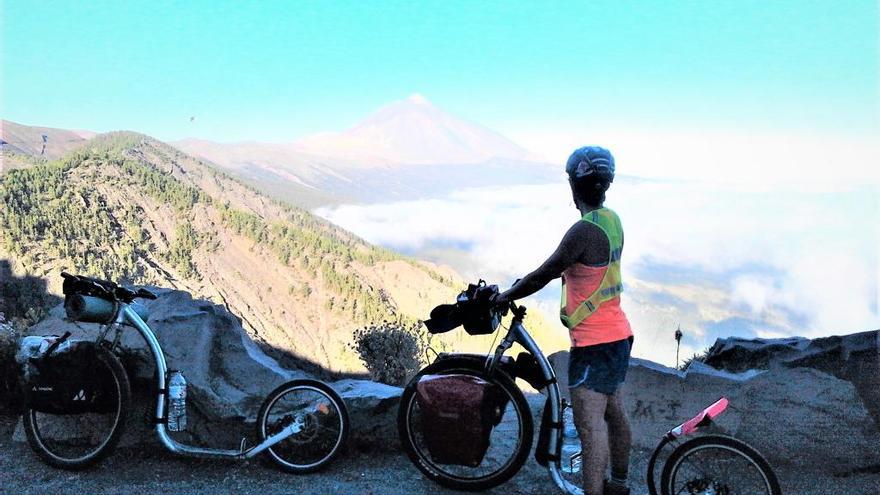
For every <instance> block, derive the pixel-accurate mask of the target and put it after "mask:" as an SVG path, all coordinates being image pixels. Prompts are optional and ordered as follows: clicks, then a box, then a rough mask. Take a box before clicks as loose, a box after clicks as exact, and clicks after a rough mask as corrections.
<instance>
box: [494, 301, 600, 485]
mask: <svg viewBox="0 0 880 495" xmlns="http://www.w3.org/2000/svg"><path fill="white" fill-rule="evenodd" d="M524 316H525V308H522V307H521V308H520V309H516V310H514V317H513V321H512V322H511V324H510V328H509V329H508V331H507V335H505V336H504V339H502V341H501V343H499V344H498V347H497V348H496V349H495V353H494V354H493V355H491V356H488V357H487V358H486V371H487V372H488V373H489V374H491V373H492V372H494V371H495V367H496V366H497V364H498V363H499V362H500V360H501V357H502V356H503V355H504V353H506V352H507V351H508V350H509V349H510V348H511V347H512V346H513V344H514V343H518V344H519V345H521V346H523V348H524V349H525V350H526V351H528V352H529V353H531V354H532V356H534V357H535V359H536V360H537V361H538V366H539V367H540V368H541V373H542V374H543V377H544V380H545V382H546V383H547V386H546V389H547V398H548V406H547V407H549V408H550V418H552V420H553V421H552V422H551V424H550V425H549V428H550V441H549V443H548V444H547V454H548V458H549V459H550V460H549V461H548V462H547V470H548V471H549V472H550V478H551V479H552V480H553V483H554V484H556V486H558V487H559V488H560V489H561V490H563V491H564V492H566V493H568V494H569V495H583V493H584V492H583V489H581V488H580V487H578V486H576V485H574V484H572V483H571V482H569V481H568V480H566V479H565V478H563V477H562V473H561V472H560V470H561V459H560V458H559V454H558V453H559V451H560V446H561V441H562V429H561V426H560V425H562V396H561V395H560V393H559V383H557V381H556V373H555V372H554V371H553V367H552V366H551V365H550V361H549V360H548V359H547V357H546V356H544V353H543V352H542V351H541V348H540V347H538V344H537V343H536V342H535V339H533V338H532V336H531V335H530V334H529V332H528V330H526V328H525V327H524V326H523V323H522V320H523V317H524ZM542 427H543V425H542Z"/></svg>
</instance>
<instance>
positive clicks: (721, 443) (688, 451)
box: [660, 435, 782, 495]
mask: <svg viewBox="0 0 880 495" xmlns="http://www.w3.org/2000/svg"><path fill="white" fill-rule="evenodd" d="M708 448H717V449H723V450H727V451H730V452H733V453H735V454H737V455H739V456H741V457H743V458H745V459H746V460H747V461H749V462H750V463H751V464H752V465H753V466H754V467H755V468H757V470H758V472H759V473H760V474H761V476H762V477H763V481H764V483H765V485H766V488H767V495H781V494H782V489H781V488H780V487H779V480H778V479H777V478H776V473H774V472H773V468H771V467H770V464H769V463H768V462H767V461H766V460H765V459H764V457H763V456H762V455H761V454H760V453H758V451H756V450H755V449H753V448H752V447H751V446H749V445H748V444H747V443H745V442H743V441H741V440H737V439H736V438H733V437H728V436H724V435H704V436H699V437H696V438H693V439H691V440H688V441H686V442H684V443H682V444H681V445H679V446H677V447H676V448H675V450H673V451H672V454H670V455H669V458H668V459H667V460H666V463H665V464H664V465H663V472H662V474H661V477H660V493H661V494H662V495H671V494H673V493H676V490H675V487H674V486H673V484H674V483H675V481H676V477H677V474H678V470H679V468H680V467H681V466H682V465H683V463H684V462H685V461H686V460H687V459H688V457H689V456H692V455H695V454H697V453H698V452H700V451H701V450H705V449H708Z"/></svg>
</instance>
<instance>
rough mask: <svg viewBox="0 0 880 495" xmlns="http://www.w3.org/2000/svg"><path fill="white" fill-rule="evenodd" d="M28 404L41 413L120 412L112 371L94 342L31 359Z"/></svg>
mask: <svg viewBox="0 0 880 495" xmlns="http://www.w3.org/2000/svg"><path fill="white" fill-rule="evenodd" d="M27 366H28V371H27V374H26V377H27V378H26V382H25V404H26V406H27V407H28V408H29V409H33V410H35V411H37V412H41V413H47V414H55V415H72V414H84V413H106V412H112V411H115V410H116V400H117V395H118V392H117V390H116V387H115V383H114V381H113V378H112V372H111V371H110V370H109V369H108V368H107V365H106V364H104V363H103V362H102V361H101V360H100V359H99V358H98V353H97V348H96V347H95V343H94V342H73V343H71V345H70V347H69V348H68V349H67V350H64V351H59V352H54V353H52V354H49V355H45V356H42V357H35V358H30V359H29V360H28V364H27Z"/></svg>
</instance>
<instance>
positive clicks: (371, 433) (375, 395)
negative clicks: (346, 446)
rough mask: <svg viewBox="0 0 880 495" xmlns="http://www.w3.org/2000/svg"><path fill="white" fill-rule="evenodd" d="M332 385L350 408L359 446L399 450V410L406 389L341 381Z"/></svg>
mask: <svg viewBox="0 0 880 495" xmlns="http://www.w3.org/2000/svg"><path fill="white" fill-rule="evenodd" d="M332 385H333V388H334V389H336V391H337V392H339V394H340V395H341V396H342V398H343V400H345V403H346V405H347V406H348V413H349V418H350V419H351V429H352V434H353V435H352V438H353V443H354V445H355V446H357V447H358V448H361V449H365V450H368V449H374V448H376V447H379V448H382V449H394V450H396V449H398V447H399V446H400V438H399V436H398V434H397V407H398V405H399V404H400V395H401V394H402V393H403V389H402V388H400V387H392V386H391V385H385V384H383V383H376V382H368V381H364V380H341V381H338V382H334V383H333V384H332Z"/></svg>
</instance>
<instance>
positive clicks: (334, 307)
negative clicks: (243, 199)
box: [219, 204, 402, 323]
mask: <svg viewBox="0 0 880 495" xmlns="http://www.w3.org/2000/svg"><path fill="white" fill-rule="evenodd" d="M219 210H220V212H221V214H222V217H223V221H224V223H225V224H226V225H227V226H228V227H229V228H230V229H232V231H233V232H235V233H236V234H238V235H242V236H244V237H247V238H248V239H250V240H252V241H253V242H254V243H256V244H259V245H263V246H265V247H267V248H268V249H269V250H270V251H271V252H272V253H273V254H274V255H275V256H276V258H277V259H278V261H279V262H281V263H282V264H284V265H286V266H298V267H299V268H301V269H303V270H305V271H306V272H307V273H308V274H309V275H310V276H311V277H317V276H318V275H319V274H320V277H321V280H322V281H323V283H324V287H325V289H329V290H330V291H331V292H332V293H334V294H335V296H334V297H330V298H327V299H326V300H325V302H324V309H325V310H327V311H334V312H336V313H342V314H346V315H348V316H349V317H350V318H351V319H352V321H353V322H355V323H366V322H371V321H379V320H382V319H391V320H395V321H396V320H401V319H402V316H400V315H397V314H395V311H394V310H393V308H392V307H391V306H390V305H389V304H388V303H387V300H386V298H385V297H384V296H383V295H382V294H380V291H379V290H377V289H375V288H373V287H369V286H367V285H365V284H364V283H363V282H362V281H361V280H360V278H359V277H358V276H357V274H356V272H355V270H354V267H353V266H352V263H353V262H355V261H357V262H359V263H362V264H364V265H366V266H374V265H375V264H376V263H377V262H380V261H389V260H392V259H395V256H394V255H393V254H392V253H391V252H390V251H387V250H384V249H376V248H372V247H369V246H365V245H364V244H362V243H358V242H356V241H355V240H352V239H345V238H342V237H341V236H336V235H333V234H334V232H333V231H332V230H331V229H328V230H326V231H325V230H322V229H321V227H322V226H321V225H320V224H319V223H318V222H316V221H315V220H314V219H313V218H311V217H305V216H299V215H297V214H296V212H294V211H293V210H290V211H288V213H289V214H290V217H289V220H288V221H286V222H271V223H269V222H266V221H264V220H263V219H261V218H260V217H258V216H257V215H254V214H253V213H248V212H244V211H241V210H236V209H233V208H230V207H229V206H228V205H225V204H224V205H221V206H220V207H219ZM302 294H303V295H304V296H308V295H309V294H311V289H309V288H308V287H306V288H305V289H303V292H302Z"/></svg>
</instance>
